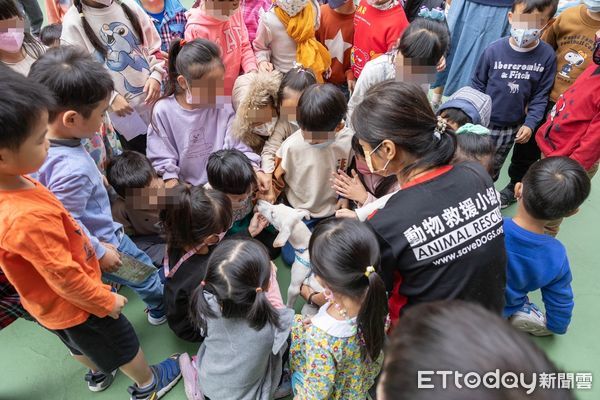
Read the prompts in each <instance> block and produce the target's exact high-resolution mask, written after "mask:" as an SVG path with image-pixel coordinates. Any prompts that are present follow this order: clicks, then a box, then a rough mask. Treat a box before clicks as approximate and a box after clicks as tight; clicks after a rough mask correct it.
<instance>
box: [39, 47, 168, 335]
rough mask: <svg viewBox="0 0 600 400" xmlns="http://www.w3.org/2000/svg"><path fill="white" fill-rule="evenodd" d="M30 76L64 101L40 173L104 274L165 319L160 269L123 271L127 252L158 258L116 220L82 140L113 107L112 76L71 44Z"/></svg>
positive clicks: (55, 112)
mask: <svg viewBox="0 0 600 400" xmlns="http://www.w3.org/2000/svg"><path fill="white" fill-rule="evenodd" d="M29 79H30V80H33V81H35V82H39V83H42V84H44V85H45V86H46V87H48V88H49V89H50V90H51V91H52V93H53V94H54V96H55V98H56V99H57V103H58V104H57V106H56V107H55V108H54V109H52V110H51V111H50V116H49V124H48V137H49V139H50V150H49V152H48V158H47V159H46V161H45V162H44V164H43V165H42V167H41V168H40V170H39V172H38V177H39V180H40V182H41V183H42V184H43V185H44V186H46V187H47V188H48V189H50V191H51V192H52V193H54V195H55V196H56V197H57V198H58V199H59V200H60V201H61V202H62V203H63V204H64V206H65V208H66V209H67V210H69V212H70V213H71V214H72V215H73V217H74V218H75V219H76V220H77V221H78V222H79V225H80V226H81V228H82V229H83V233H84V234H86V235H88V236H89V237H90V240H91V242H92V245H93V246H94V251H95V253H96V257H98V260H99V261H100V268H101V269H102V271H103V272H104V277H105V278H107V279H108V280H110V281H112V282H116V283H119V284H122V285H127V286H129V287H130V288H132V289H133V290H134V291H136V292H137V293H138V295H139V296H140V297H141V298H142V300H144V302H145V303H146V305H147V306H148V322H150V323H151V324H153V325H159V324H162V323H164V322H165V321H166V319H165V316H164V306H163V302H162V297H163V285H162V283H161V282H160V278H159V276H158V271H155V272H154V273H151V274H150V275H149V276H148V277H147V278H146V279H145V280H144V281H142V282H133V281H131V280H128V279H124V278H122V277H119V276H118V275H117V274H118V269H119V268H120V267H121V264H122V262H121V257H122V255H125V256H126V257H132V258H134V259H136V260H137V261H139V262H141V263H143V264H146V265H152V260H151V259H150V257H148V255H147V254H146V253H144V252H143V251H141V250H140V249H138V248H137V246H136V245H135V244H134V243H133V242H132V241H131V239H130V238H129V236H127V235H126V234H125V232H124V231H123V226H122V225H121V224H118V223H116V222H114V221H113V217H112V213H111V210H110V201H109V198H108V193H107V191H106V187H105V186H104V179H103V177H102V175H101V174H100V172H99V171H98V168H97V167H96V164H95V163H94V161H93V160H92V158H91V157H90V155H89V154H88V153H87V151H86V150H85V149H84V147H83V145H82V144H81V139H83V138H89V137H91V136H92V135H93V134H94V132H96V130H97V129H98V127H99V126H100V124H101V122H102V115H103V114H104V113H105V112H106V110H107V108H108V102H109V100H110V95H111V93H112V89H113V83H112V79H111V78H110V75H109V74H108V73H107V72H106V70H105V69H104V67H103V66H102V64H100V63H98V62H97V61H96V60H94V59H93V58H92V57H91V56H90V55H88V54H87V53H85V52H84V51H83V50H80V49H78V48H76V47H72V46H65V47H59V48H56V49H51V50H49V51H48V52H47V53H46V54H44V55H43V56H42V57H41V58H40V59H39V60H38V61H36V62H35V63H34V64H33V66H32V67H31V72H30V74H29Z"/></svg>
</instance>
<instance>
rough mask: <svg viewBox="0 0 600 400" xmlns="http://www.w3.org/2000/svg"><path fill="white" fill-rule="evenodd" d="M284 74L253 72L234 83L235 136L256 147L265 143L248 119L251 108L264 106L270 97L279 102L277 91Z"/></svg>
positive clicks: (232, 99)
mask: <svg viewBox="0 0 600 400" xmlns="http://www.w3.org/2000/svg"><path fill="white" fill-rule="evenodd" d="M281 79H282V74H281V72H279V71H273V72H251V73H248V74H245V75H241V76H240V77H238V78H237V79H236V81H235V84H234V85H233V93H232V95H231V102H232V104H233V108H234V110H235V118H234V120H233V126H232V132H233V136H234V137H235V138H236V139H238V140H241V141H243V142H244V143H246V144H247V145H248V146H250V147H252V148H253V149H255V148H256V147H259V146H262V145H263V144H264V138H262V137H260V136H259V135H256V134H254V133H252V129H251V128H250V124H249V123H248V120H247V119H246V116H247V115H248V112H249V110H251V109H257V108H261V107H264V106H265V105H266V104H268V102H269V101H270V99H273V102H274V103H275V104H277V101H278V99H277V92H278V91H279V85H280V84H281Z"/></svg>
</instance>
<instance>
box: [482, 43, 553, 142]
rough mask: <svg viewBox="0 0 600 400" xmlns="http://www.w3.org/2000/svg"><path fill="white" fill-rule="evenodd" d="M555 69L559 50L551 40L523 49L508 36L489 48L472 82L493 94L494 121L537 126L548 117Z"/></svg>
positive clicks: (501, 123)
mask: <svg viewBox="0 0 600 400" xmlns="http://www.w3.org/2000/svg"><path fill="white" fill-rule="evenodd" d="M555 73H556V54H555V53H554V50H553V49H552V47H551V46H550V45H549V44H547V43H545V42H542V41H540V43H539V44H538V45H537V47H536V48H534V49H533V50H531V51H527V52H520V51H516V50H515V49H513V48H512V47H511V46H510V43H509V38H508V37H505V38H502V39H499V40H497V41H495V42H493V43H492V44H490V45H489V46H488V48H487V49H485V51H484V52H483V54H482V55H481V58H480V59H479V63H478V64H477V68H476V69H475V73H474V75H473V81H472V83H471V86H472V87H473V88H475V89H477V90H479V91H481V92H484V93H487V94H488V95H489V96H490V97H491V98H492V116H491V118H490V121H491V124H492V125H495V126H516V125H520V124H524V125H526V126H528V127H529V128H531V129H532V130H534V129H535V128H536V127H537V126H538V125H539V124H540V122H542V120H543V118H544V112H545V110H546V105H547V104H548V95H549V93H550V89H552V85H553V83H554V75H555Z"/></svg>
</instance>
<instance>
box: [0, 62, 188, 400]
mask: <svg viewBox="0 0 600 400" xmlns="http://www.w3.org/2000/svg"><path fill="white" fill-rule="evenodd" d="M0 68H1V70H0V93H2V94H3V96H1V97H0V126H2V135H0V193H1V194H0V265H2V270H3V271H4V273H5V274H6V277H7V278H8V280H9V281H10V282H11V284H12V285H13V286H14V287H15V289H16V290H17V292H18V293H19V295H20V297H21V302H22V304H23V307H24V308H25V309H26V310H27V311H28V312H29V313H30V314H31V315H32V316H33V317H34V318H35V319H36V320H37V321H38V322H39V323H40V325H42V326H43V327H45V328H46V329H48V330H50V331H51V332H52V333H54V334H56V335H57V336H58V337H59V338H60V339H61V340H62V341H63V343H64V344H65V345H66V346H67V347H68V348H69V351H70V352H71V354H73V357H74V358H75V359H76V360H78V361H79V362H81V363H82V364H84V365H85V366H87V367H88V368H89V369H90V370H89V372H88V373H87V374H86V376H85V380H86V381H87V382H88V388H89V389H90V390H91V391H94V392H96V391H101V390H104V389H106V388H107V387H108V386H109V385H110V384H111V383H112V381H113V379H114V376H115V374H116V370H117V369H118V368H119V369H121V370H122V371H123V372H124V373H125V374H126V375H127V376H128V377H130V378H131V379H132V380H134V381H135V384H134V385H133V387H132V388H131V389H132V390H131V391H132V392H133V393H134V397H132V399H134V400H142V399H149V398H151V397H152V396H154V397H152V398H153V399H156V398H160V397H162V396H163V395H164V393H166V392H167V391H168V390H169V389H170V388H171V387H172V386H174V385H175V383H176V382H177V380H178V379H179V377H180V372H179V366H178V362H177V356H172V357H170V358H168V359H166V360H165V361H163V362H162V363H160V364H157V365H154V366H149V365H148V363H147V362H146V359H145V358H144V353H143V352H142V350H141V348H140V345H139V341H138V338H137V336H136V333H135V331H134V330H133V327H132V326H131V324H130V323H129V321H128V320H127V318H125V316H123V315H122V314H121V310H122V309H123V307H124V306H125V304H126V303H127V299H126V298H125V297H123V296H121V295H119V294H117V293H112V292H111V290H110V287H109V286H106V285H104V284H102V281H101V280H100V274H101V273H100V267H99V264H98V260H97V259H96V257H95V255H94V249H93V247H92V246H91V244H90V241H89V239H88V238H87V236H86V235H85V234H84V232H83V230H82V229H81V227H80V226H79V225H78V224H77V222H76V221H75V220H74V219H73V217H72V216H71V215H70V214H69V213H68V212H67V210H66V209H65V208H64V207H63V205H62V204H61V203H60V201H58V199H57V198H56V197H55V196H54V195H53V194H52V193H51V192H50V191H48V189H46V188H45V187H44V186H43V185H41V184H40V183H39V182H37V181H35V180H33V179H31V178H29V177H26V176H25V175H27V174H30V173H33V172H35V171H37V169H38V168H40V166H41V165H42V164H43V162H44V160H45V158H46V156H47V153H48V147H49V143H48V140H47V139H46V132H47V124H48V110H49V109H51V108H52V107H53V106H54V100H53V99H52V96H51V94H50V93H49V92H48V90H47V89H46V88H45V87H44V86H43V85H41V84H38V83H35V82H32V81H28V80H27V79H26V78H25V77H23V76H22V75H20V74H18V73H16V72H13V71H11V70H10V69H8V68H6V67H3V66H0ZM109 317H110V318H109ZM138 394H139V395H138Z"/></svg>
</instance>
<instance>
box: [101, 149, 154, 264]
mask: <svg viewBox="0 0 600 400" xmlns="http://www.w3.org/2000/svg"><path fill="white" fill-rule="evenodd" d="M106 179H107V180H108V183H109V184H110V185H111V186H112V188H113V189H114V190H115V192H116V193H117V197H116V198H115V199H113V201H112V215H113V218H114V220H115V222H118V223H120V224H121V225H123V229H124V230H125V233H126V234H127V235H129V237H130V238H131V240H132V241H133V243H135V245H136V246H137V247H138V248H139V249H140V250H142V251H143V252H145V253H146V254H148V256H149V257H150V258H151V259H152V264H154V266H156V267H160V266H162V261H163V258H164V256H165V238H164V237H163V236H162V235H161V232H160V227H159V218H158V210H159V209H160V202H164V199H160V196H164V194H163V193H162V192H164V183H163V180H162V179H160V178H159V177H158V175H157V174H156V171H154V168H152V164H150V161H149V160H148V159H147V158H146V156H145V155H143V154H140V153H138V152H135V151H130V150H126V151H124V152H123V153H122V154H120V155H118V156H116V157H113V158H112V159H111V160H110V161H109V163H108V165H107V167H106ZM151 199H155V200H151Z"/></svg>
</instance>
